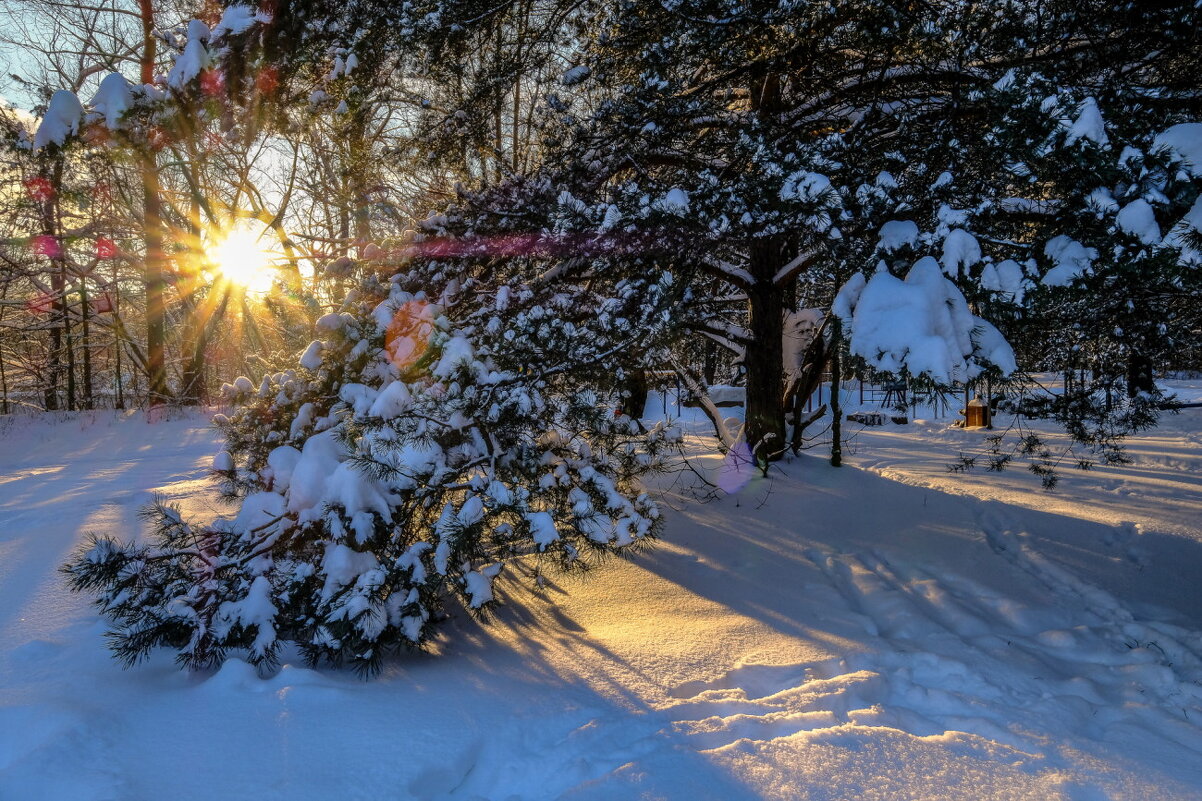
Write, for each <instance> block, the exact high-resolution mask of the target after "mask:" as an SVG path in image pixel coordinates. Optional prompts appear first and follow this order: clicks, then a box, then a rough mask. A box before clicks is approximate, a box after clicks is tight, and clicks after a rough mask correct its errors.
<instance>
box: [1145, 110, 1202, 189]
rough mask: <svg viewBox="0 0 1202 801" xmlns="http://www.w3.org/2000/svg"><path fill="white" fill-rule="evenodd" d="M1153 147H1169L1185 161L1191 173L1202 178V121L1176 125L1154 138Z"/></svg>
mask: <svg viewBox="0 0 1202 801" xmlns="http://www.w3.org/2000/svg"><path fill="white" fill-rule="evenodd" d="M1152 147H1153V149H1157V150H1159V149H1162V148H1163V149H1167V150H1168V151H1170V152H1171V153H1172V154H1173V155H1174V156H1176V157H1177V158H1179V159H1181V161H1183V162H1185V165H1186V167H1188V168H1189V171H1190V174H1191V175H1193V176H1194V177H1195V178H1202V122H1183V123H1181V124H1180V125H1174V126H1173V127H1172V128H1169V129H1168V130H1166V131H1163V132H1162V133H1159V134H1157V135H1156V138H1155V139H1154V140H1152Z"/></svg>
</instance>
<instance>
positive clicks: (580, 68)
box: [559, 64, 592, 86]
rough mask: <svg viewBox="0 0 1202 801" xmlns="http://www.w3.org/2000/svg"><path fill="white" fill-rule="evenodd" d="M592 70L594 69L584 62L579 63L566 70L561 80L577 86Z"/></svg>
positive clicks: (565, 83)
mask: <svg viewBox="0 0 1202 801" xmlns="http://www.w3.org/2000/svg"><path fill="white" fill-rule="evenodd" d="M591 72H592V71H591V70H590V69H589V68H588V67H587V66H585V65H584V64H578V65H576V66H575V67H572V68H570V69H568V70H566V71H565V72H564V74H563V77H561V78H560V79H559V80H560V83H562V84H563V85H564V86H575V85H576V84H578V83H580V82H581V81H583V80H584V79H585V78H587V77H588V76H589V75H590V74H591Z"/></svg>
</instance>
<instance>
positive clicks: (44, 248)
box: [30, 234, 63, 259]
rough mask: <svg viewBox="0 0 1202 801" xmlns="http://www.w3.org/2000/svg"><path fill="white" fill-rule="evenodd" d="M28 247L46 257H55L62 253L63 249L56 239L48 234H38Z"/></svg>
mask: <svg viewBox="0 0 1202 801" xmlns="http://www.w3.org/2000/svg"><path fill="white" fill-rule="evenodd" d="M30 247H31V249H32V250H33V252H34V253H35V254H37V255H38V256H45V257H46V258H48V259H57V258H58V257H59V256H61V255H63V249H62V247H61V246H60V245H59V243H58V239H56V238H55V237H53V236H50V235H49V234H40V235H38V236H35V237H34V238H33V241H32V242H31V243H30Z"/></svg>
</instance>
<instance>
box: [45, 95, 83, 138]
mask: <svg viewBox="0 0 1202 801" xmlns="http://www.w3.org/2000/svg"><path fill="white" fill-rule="evenodd" d="M82 121H83V106H82V105H81V104H80V102H79V98H78V97H76V96H75V93H74V92H69V91H67V90H66V89H60V90H59V91H57V92H55V93H54V94H53V95H51V96H50V104H49V105H48V106H47V107H46V114H45V115H44V116H43V117H42V122H41V124H40V125H38V131H37V133H36V134H34V137H33V147H34V149H35V150H41V149H42V148H44V147H47V146H48V145H58V146H60V147H61V146H62V145H63V144H64V143H65V142H66V141H67V139H68V138H69V137H71V136H74V135H76V134H78V133H79V125H80V123H81V122H82Z"/></svg>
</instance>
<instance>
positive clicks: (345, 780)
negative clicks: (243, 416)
mask: <svg viewBox="0 0 1202 801" xmlns="http://www.w3.org/2000/svg"><path fill="white" fill-rule="evenodd" d="M655 404H656V402H655V401H653V403H652V406H651V408H652V409H653V410H654V409H657V408H662V407H657V406H656V405H655ZM669 411H674V408H673V406H672V404H669ZM686 422H690V424H692V425H694V430H695V431H697V432H699V433H700V432H703V430H704V427H703V426H702V425H700V424H696V423H695V422H691V421H686ZM0 426H6V427H5V428H0V445H2V446H3V447H2V448H0V798H3V799H8V798H15V799H23V798H39V799H72V801H83V800H84V799H122V800H123V801H128V800H131V799H132V800H135V801H137V800H139V799H146V800H147V801H150V800H152V799H161V798H174V799H211V798H237V799H241V798H256V799H275V798H279V799H328V798H348V799H353V798H364V799H381V798H397V799H402V798H415V799H433V798H452V799H480V798H484V799H496V800H497V801H500V800H501V799H544V798H561V797H562V798H573V799H575V798H598V799H627V798H639V797H646V798H668V799H682V800H683V799H741V798H774V799H776V798H779V799H793V798H802V799H860V798H865V799H875V798H879V799H899V798H949V799H950V798H955V799H961V798H973V799H989V798H999V799H1016V798H1032V799H1049V798H1065V799H1075V800H1079V799H1105V798H1113V799H1119V798H1128V799H1145V798H1158V799H1163V798H1171V799H1186V798H1202V634H1200V633H1199V629H1202V624H1199V620H1202V591H1200V590H1199V588H1198V577H1199V576H1202V519H1200V518H1202V470H1200V469H1199V468H1200V467H1202V409H1197V410H1187V411H1184V412H1182V413H1181V414H1180V415H1177V416H1173V417H1169V418H1167V419H1166V421H1165V426H1164V427H1162V429H1160V430H1158V431H1156V432H1153V433H1152V434H1150V435H1148V436H1143V437H1139V438H1136V439H1135V440H1133V442H1132V447H1131V454H1132V456H1133V457H1134V458H1135V463H1134V464H1133V465H1130V466H1126V467H1122V468H1097V469H1096V470H1094V471H1091V472H1088V473H1081V472H1076V471H1073V470H1072V469H1071V468H1069V469H1066V470H1065V471H1064V478H1063V480H1062V482H1061V486H1060V488H1059V489H1058V490H1057V492H1055V493H1053V494H1047V493H1044V492H1042V491H1041V490H1040V489H1039V481H1038V479H1037V478H1036V477H1035V476H1032V475H1029V474H1027V473H1025V472H1023V471H1022V469H1021V466H1019V467H1017V468H1015V469H1014V470H1012V471H1009V472H1006V473H1002V474H1000V475H998V474H990V473H983V472H980V473H977V472H974V473H969V474H967V475H951V474H949V473H948V472H947V470H946V465H947V464H948V462H950V461H951V460H952V459H953V458H954V457H955V455H956V453H957V452H958V451H959V450H962V449H963V450H966V451H971V450H972V449H973V448H979V447H980V442H981V437H982V434H981V432H974V431H958V430H949V429H947V427H946V421H941V422H929V423H917V424H911V425H909V426H892V425H890V426H885V427H883V428H877V429H864V430H861V431H851V432H848V433H849V434H851V435H852V436H851V438H850V443H849V450H850V451H851V452H852V455H851V456H850V458H849V461H850V463H851V466H849V467H847V468H844V469H842V470H835V469H832V468H830V467H828V466H827V465H826V464H825V463H824V462H823V461H821V460H820V459H819V458H816V457H813V456H807V457H803V458H801V459H799V460H795V461H793V462H791V463H787V464H784V465H782V466H781V467H780V469H779V470H774V474H773V476H772V477H771V478H769V479H758V478H755V479H752V480H751V481H750V482H749V483H747V485H746V486H745V487H744V488H743V489H742V490H741V491H740V492H739V493H738V494H736V495H734V496H726V497H722V498H717V499H711V500H709V501H708V502H702V500H701V499H699V497H698V496H699V494H701V491H700V490H698V489H696V486H697V485H698V484H699V482H698V480H697V479H696V477H695V476H693V474H692V473H690V472H683V473H680V474H678V475H670V476H665V477H663V478H662V479H661V483H662V484H663V486H664V488H665V492H666V493H667V500H668V502H669V503H670V504H671V505H672V506H673V507H674V511H672V510H670V511H669V512H668V514H669V516H670V520H669V524H668V528H667V531H666V534H665V537H664V541H663V542H662V543H661V544H660V545H659V546H658V547H657V548H656V549H654V550H653V551H651V552H649V553H647V554H643V555H641V556H638V557H636V558H634V559H632V560H630V561H621V562H617V561H615V562H613V563H612V564H610V565H608V566H607V567H606V569H604V570H602V571H598V572H597V573H596V574H595V575H594V576H592V577H590V578H588V579H585V580H571V581H559V580H557V579H554V577H552V581H551V582H550V583H548V584H547V585H546V586H544V587H542V588H540V587H538V586H537V585H536V583H535V582H534V580H533V577H532V576H528V575H522V574H521V571H510V573H509V581H507V582H506V583H505V585H504V591H505V592H506V594H507V595H508V596H509V598H508V600H509V601H510V603H509V604H508V605H507V607H506V608H505V609H504V610H503V611H502V612H501V614H500V615H499V616H498V618H497V619H496V620H495V621H494V622H493V623H492V624H490V625H480V624H477V623H475V622H474V621H472V620H471V619H470V618H467V617H466V616H460V617H459V618H458V619H457V620H456V621H455V622H454V623H453V624H452V625H451V630H450V632H449V634H450V636H449V639H448V640H447V642H446V644H445V646H444V647H443V652H442V653H441V654H439V655H437V656H419V657H412V658H408V659H404V660H398V661H395V662H393V663H391V664H390V665H389V667H388V668H387V669H386V671H385V673H384V674H383V675H382V676H381V677H379V678H378V679H376V680H375V681H372V682H366V683H365V682H362V681H360V680H358V679H357V678H355V677H354V676H353V675H351V674H347V673H340V672H329V671H312V670H308V669H305V668H303V667H301V666H299V665H298V664H296V663H295V662H293V663H292V664H288V665H286V666H285V667H284V668H283V669H282V670H281V671H279V673H278V674H276V675H274V676H270V677H268V678H259V677H258V676H256V675H255V673H254V671H253V670H252V669H250V668H249V667H248V666H247V665H246V664H245V663H243V662H241V661H239V660H236V659H233V660H230V661H229V662H227V663H226V665H225V666H224V667H223V668H222V669H221V670H219V671H218V672H216V673H213V674H193V675H188V674H184V673H180V672H178V671H177V670H176V669H175V667H174V666H173V664H172V663H171V660H170V658H169V656H167V655H165V654H160V655H158V656H156V657H155V658H154V659H153V660H152V661H150V662H149V663H146V664H143V665H139V666H137V667H135V668H133V669H131V670H122V669H121V668H120V666H119V665H118V664H117V663H115V662H114V661H112V659H111V658H110V657H109V655H108V652H107V650H106V649H105V647H104V640H103V627H102V625H101V624H100V622H99V620H98V618H97V617H96V615H95V614H94V612H93V611H92V609H91V608H90V607H89V606H88V604H87V599H86V598H84V597H80V596H72V595H70V594H68V593H67V592H66V591H65V590H64V588H63V585H62V582H61V581H60V578H59V576H58V575H57V574H56V573H55V569H56V567H57V566H58V565H59V564H60V563H62V562H63V561H64V560H65V559H66V557H67V555H68V554H69V552H70V551H71V549H72V548H73V547H74V546H75V544H76V543H77V542H78V541H79V540H80V538H81V537H82V535H83V533H84V532H87V531H91V530H97V531H100V530H114V529H115V530H120V531H125V532H133V531H135V530H137V529H138V526H139V522H138V519H137V516H136V512H137V509H138V507H139V506H141V505H142V504H144V503H145V502H146V501H148V500H149V499H150V498H151V497H152V494H153V493H156V492H157V493H160V494H163V495H165V496H167V497H168V498H169V499H171V500H175V501H178V502H179V503H181V504H182V505H183V507H184V509H185V511H186V512H188V513H189V514H192V515H205V514H208V515H214V514H219V513H222V512H228V511H229V510H228V509H223V508H222V507H221V506H220V504H219V502H218V501H217V500H216V498H215V496H214V495H213V493H212V492H211V490H210V487H209V485H208V483H207V481H206V480H205V476H206V473H207V468H208V466H209V465H210V464H211V462H212V458H213V454H214V453H215V452H216V451H217V450H218V444H217V442H216V440H215V437H214V435H213V433H212V432H211V431H210V430H209V429H208V428H207V426H206V423H205V421H204V420H203V419H201V418H200V417H186V418H182V419H178V420H175V421H172V422H167V423H161V424H156V425H148V424H147V423H146V422H145V418H144V417H143V416H141V415H136V414H135V415H128V416H119V415H115V414H113V413H95V414H87V415H77V416H72V417H67V418H62V419H60V420H59V421H58V422H52V421H37V422H35V421H29V420H18V421H10V422H7V423H0ZM708 447H709V442H708V441H707V440H701V439H695V440H693V448H694V452H695V454H696V455H695V461H694V464H695V466H697V467H698V469H700V470H703V471H709V472H710V473H711V474H716V473H717V471H718V469H719V467H720V464H721V458H720V457H718V456H716V455H713V454H712V453H707V452H706V449H707V448H708ZM814 453H817V451H815V452H814Z"/></svg>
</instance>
